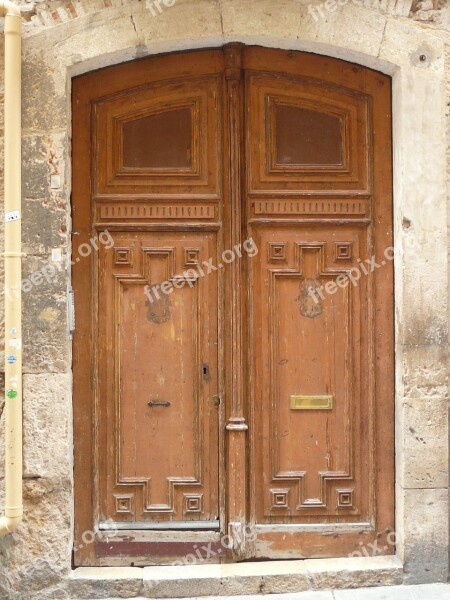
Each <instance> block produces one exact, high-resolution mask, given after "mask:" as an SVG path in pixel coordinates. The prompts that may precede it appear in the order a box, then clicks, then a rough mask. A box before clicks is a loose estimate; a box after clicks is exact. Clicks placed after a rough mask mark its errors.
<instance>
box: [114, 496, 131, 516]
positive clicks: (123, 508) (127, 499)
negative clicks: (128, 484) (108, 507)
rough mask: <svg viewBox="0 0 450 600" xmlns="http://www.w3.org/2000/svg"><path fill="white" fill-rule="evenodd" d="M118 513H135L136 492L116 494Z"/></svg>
mask: <svg viewBox="0 0 450 600" xmlns="http://www.w3.org/2000/svg"><path fill="white" fill-rule="evenodd" d="M114 500H115V502H116V513H126V514H130V515H131V514H133V513H134V507H133V504H134V494H114Z"/></svg>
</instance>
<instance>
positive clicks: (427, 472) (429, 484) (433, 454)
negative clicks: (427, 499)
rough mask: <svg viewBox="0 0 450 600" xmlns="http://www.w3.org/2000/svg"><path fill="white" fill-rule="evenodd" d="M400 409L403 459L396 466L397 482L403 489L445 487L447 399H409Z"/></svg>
mask: <svg viewBox="0 0 450 600" xmlns="http://www.w3.org/2000/svg"><path fill="white" fill-rule="evenodd" d="M400 410H401V413H402V414H401V415H399V419H398V423H400V424H401V425H400V426H401V429H400V431H399V434H400V435H402V444H403V460H402V461H400V462H399V464H398V465H397V474H398V481H399V483H400V484H401V485H402V486H403V488H443V487H447V486H448V401H447V400H446V399H445V398H444V399H443V398H441V399H438V398H433V399H429V398H414V399H413V398H410V399H408V400H405V401H404V402H403V404H402V406H401V407H400ZM406 457H407V458H406Z"/></svg>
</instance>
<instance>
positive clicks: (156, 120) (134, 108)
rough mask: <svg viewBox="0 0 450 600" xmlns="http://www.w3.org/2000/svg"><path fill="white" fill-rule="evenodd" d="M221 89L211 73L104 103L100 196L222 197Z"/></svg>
mask: <svg viewBox="0 0 450 600" xmlns="http://www.w3.org/2000/svg"><path fill="white" fill-rule="evenodd" d="M219 85H220V83H219V79H218V77H217V76H215V75H211V76H207V77H205V78H195V79H191V80H188V81H186V82H184V83H183V84H182V85H181V84H178V83H176V82H175V83H173V82H172V83H165V84H161V83H157V84H152V85H149V86H147V87H146V88H144V89H142V88H138V89H134V90H130V91H127V92H124V93H122V94H120V95H118V96H114V97H112V98H107V99H103V100H101V101H100V102H98V103H97V104H96V105H95V121H96V129H97V140H98V142H97V145H96V154H97V160H96V162H95V163H94V164H95V165H96V170H95V173H94V185H95V187H94V190H95V193H96V195H97V196H100V197H101V196H106V197H110V196H112V195H117V194H121V195H124V194H125V195H132V196H133V197H135V196H139V195H145V196H149V195H151V196H156V197H164V196H166V197H167V196H168V197H170V199H174V196H175V197H176V196H181V197H183V196H197V197H205V196H206V197H209V198H211V197H213V198H217V197H218V190H219V173H218V169H217V161H216V160H214V161H213V160H212V157H214V156H217V152H218V151H219V133H218V132H219V126H218V122H219V118H220V111H219V110H218V108H217V98H218V95H219V93H220V89H219Z"/></svg>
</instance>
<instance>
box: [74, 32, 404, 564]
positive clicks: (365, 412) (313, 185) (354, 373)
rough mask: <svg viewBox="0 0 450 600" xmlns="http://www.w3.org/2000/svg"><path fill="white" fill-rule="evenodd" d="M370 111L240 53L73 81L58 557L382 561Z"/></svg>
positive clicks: (381, 116) (386, 258)
mask: <svg viewBox="0 0 450 600" xmlns="http://www.w3.org/2000/svg"><path fill="white" fill-rule="evenodd" d="M390 102H391V101H390V79H389V78H388V77H386V76H385V75H382V74H380V73H378V72H375V71H371V70H369V69H366V68H363V67H359V66H357V65H353V64H350V63H346V62H343V61H339V60H336V59H330V58H326V57H319V56H316V55H312V54H307V53H301V52H292V51H280V50H269V49H264V48H259V47H246V46H244V45H242V44H231V45H228V46H226V47H225V48H223V49H218V50H202V51H197V52H186V53H182V54H172V55H166V56H159V57H155V58H150V59H145V60H142V61H137V62H134V63H129V64H124V65H120V66H117V67H112V68H108V69H104V70H102V71H99V72H95V73H90V74H88V75H84V76H82V77H79V78H77V79H75V80H74V85H73V115H74V120H73V133H74V145H73V172H74V177H73V217H74V229H75V231H77V233H78V234H79V235H78V236H77V238H76V245H75V248H74V252H75V253H76V252H77V249H79V248H80V246H81V245H82V244H83V243H87V242H88V241H89V240H90V239H91V237H92V236H93V235H94V234H97V235H98V234H100V233H103V235H104V236H106V237H105V239H108V240H110V241H111V243H108V244H104V245H100V246H99V251H98V253H97V252H94V253H92V255H91V258H90V262H89V267H88V268H86V265H87V262H86V261H83V263H82V265H81V264H77V263H75V265H74V278H73V281H74V287H75V289H76V292H77V298H78V305H77V321H78V325H77V330H76V332H75V338H74V410H75V487H76V499H75V503H76V536H77V540H82V535H83V532H85V531H87V530H92V531H95V530H96V529H99V533H98V534H96V536H97V537H96V539H95V543H93V544H89V545H87V544H85V543H84V544H83V543H82V542H81V541H80V545H83V548H82V549H80V550H79V551H78V552H75V562H76V564H131V563H133V564H154V563H158V562H162V563H170V562H173V561H174V560H178V559H179V558H181V557H183V556H185V555H186V554H188V553H190V552H193V551H195V552H196V551H197V550H198V549H199V548H204V547H205V545H210V546H209V550H208V551H203V550H199V551H200V552H201V553H203V555H204V558H205V560H209V561H220V560H223V559H229V558H234V559H238V560H239V559H246V558H247V559H252V558H274V559H281V558H302V557H330V556H331V557H334V556H347V555H349V554H351V553H352V552H359V551H360V550H361V545H364V544H369V543H373V540H374V539H378V548H379V551H380V553H392V552H393V550H394V548H393V546H392V544H387V542H386V539H387V536H388V535H389V532H390V531H391V530H392V528H393V506H394V502H393V487H394V475H393V463H394V450H393V444H394V442H393V415H394V396H393V392H394V389H393V388H394V377H393V277H392V260H391V259H392V254H390V253H389V250H390V248H391V246H392V192H391V187H392V173H391V105H390ZM111 528H113V529H115V530H118V533H117V534H116V535H115V536H114V538H113V539H111V540H109V539H108V540H107V541H105V536H107V535H108V533H107V532H108V531H110V530H111ZM225 534H226V535H227V536H228V539H227V544H228V545H231V542H233V548H232V550H227V549H226V548H225V544H223V543H222V541H223V536H224V535H225ZM76 547H77V546H76ZM206 547H208V546H206Z"/></svg>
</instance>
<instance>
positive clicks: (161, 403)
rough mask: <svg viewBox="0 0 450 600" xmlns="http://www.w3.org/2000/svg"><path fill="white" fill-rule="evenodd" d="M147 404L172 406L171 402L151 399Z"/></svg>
mask: <svg viewBox="0 0 450 600" xmlns="http://www.w3.org/2000/svg"><path fill="white" fill-rule="evenodd" d="M147 406H150V407H152V406H170V402H160V401H157V400H150V402H147Z"/></svg>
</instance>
